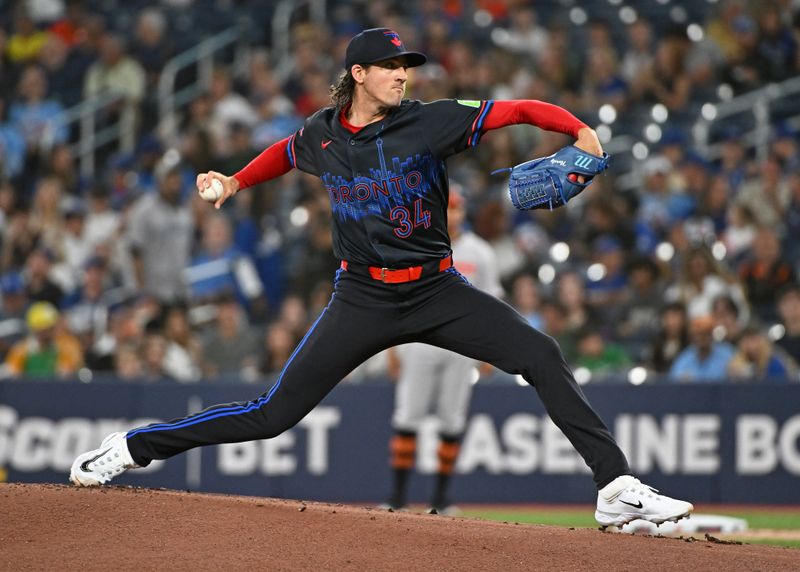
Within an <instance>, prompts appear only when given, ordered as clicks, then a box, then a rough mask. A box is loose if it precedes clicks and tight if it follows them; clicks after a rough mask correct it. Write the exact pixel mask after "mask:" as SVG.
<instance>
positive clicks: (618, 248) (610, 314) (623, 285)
mask: <svg viewBox="0 0 800 572" xmlns="http://www.w3.org/2000/svg"><path fill="white" fill-rule="evenodd" d="M593 247H594V248H593V256H592V260H593V262H594V263H595V264H599V265H600V267H602V270H603V273H602V276H600V277H599V279H598V277H596V276H590V277H589V280H588V282H587V283H586V300H587V302H588V303H589V305H590V306H591V307H592V308H594V311H595V313H596V316H597V318H598V319H599V320H602V321H604V322H606V323H612V322H613V321H616V320H618V319H619V313H620V310H621V308H620V303H621V302H622V301H623V300H624V298H625V293H626V289H627V286H628V275H627V274H626V273H625V253H624V252H623V250H622V244H621V243H620V241H619V240H617V239H616V238H615V237H614V236H611V235H603V236H600V237H599V238H597V239H596V240H595V241H594V243H593Z"/></svg>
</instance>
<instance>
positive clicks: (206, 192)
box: [200, 179, 225, 203]
mask: <svg viewBox="0 0 800 572" xmlns="http://www.w3.org/2000/svg"><path fill="white" fill-rule="evenodd" d="M224 192H225V189H223V187H222V181H220V180H219V179H211V186H209V187H205V186H204V187H203V188H202V189H200V198H201V199H203V200H204V201H208V202H210V203H215V202H217V201H218V200H219V198H220V197H221V196H222V193H224Z"/></svg>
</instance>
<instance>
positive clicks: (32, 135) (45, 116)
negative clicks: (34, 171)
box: [8, 66, 68, 152]
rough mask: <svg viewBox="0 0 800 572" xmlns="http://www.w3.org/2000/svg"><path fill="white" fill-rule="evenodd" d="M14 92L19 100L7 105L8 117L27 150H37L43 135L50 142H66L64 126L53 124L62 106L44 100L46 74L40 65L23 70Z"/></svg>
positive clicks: (62, 109)
mask: <svg viewBox="0 0 800 572" xmlns="http://www.w3.org/2000/svg"><path fill="white" fill-rule="evenodd" d="M17 93H18V94H19V96H20V99H19V101H16V102H14V103H13V104H11V107H10V108H9V111H8V118H9V120H10V121H11V124H12V125H14V126H15V127H16V128H17V129H19V131H20V132H21V133H22V136H23V137H24V138H25V141H26V143H27V145H28V151H29V152H30V151H33V150H35V149H38V148H39V146H40V145H41V143H42V142H44V141H45V138H46V137H52V142H53V143H63V142H64V141H66V139H67V135H68V133H67V129H66V127H65V126H64V125H58V123H57V122H58V120H59V119H60V118H61V115H62V114H63V113H64V108H63V107H62V106H61V104H60V103H58V102H57V101H55V100H54V99H46V96H47V77H46V76H45V75H44V72H43V71H42V70H41V68H39V67H38V66H30V67H28V68H26V69H25V71H24V72H23V73H22V77H21V78H20V80H19V84H18V86H17ZM50 129H52V130H53V131H52V132H50V131H49V130H50Z"/></svg>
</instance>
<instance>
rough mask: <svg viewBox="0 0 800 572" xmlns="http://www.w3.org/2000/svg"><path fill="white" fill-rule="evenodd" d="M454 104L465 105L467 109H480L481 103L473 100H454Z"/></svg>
mask: <svg viewBox="0 0 800 572" xmlns="http://www.w3.org/2000/svg"><path fill="white" fill-rule="evenodd" d="M456 103H460V104H461V105H466V106H467V107H480V106H481V102H480V101H477V100H474V99H456Z"/></svg>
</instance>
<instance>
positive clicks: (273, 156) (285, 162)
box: [233, 137, 293, 189]
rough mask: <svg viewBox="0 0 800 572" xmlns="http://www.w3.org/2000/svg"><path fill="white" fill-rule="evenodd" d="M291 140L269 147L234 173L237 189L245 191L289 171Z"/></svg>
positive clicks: (290, 167)
mask: <svg viewBox="0 0 800 572" xmlns="http://www.w3.org/2000/svg"><path fill="white" fill-rule="evenodd" d="M291 139H292V137H287V138H286V139H281V140H280V141H278V142H277V143H274V144H272V145H270V146H269V147H267V148H266V149H265V150H264V151H262V152H261V154H260V155H258V156H257V157H256V158H255V159H253V160H252V161H250V162H249V163H248V164H247V165H246V166H245V167H244V168H243V169H242V170H241V171H239V172H238V173H236V174H235V175H234V176H233V177H234V178H235V179H236V180H237V181H239V188H240V189H246V188H247V187H252V186H253V185H257V184H258V183H263V182H264V181H269V180H270V179H274V178H276V177H280V176H281V175H283V174H285V173H288V172H289V171H291V170H292V166H293V165H292V162H291V157H290V154H291Z"/></svg>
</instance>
